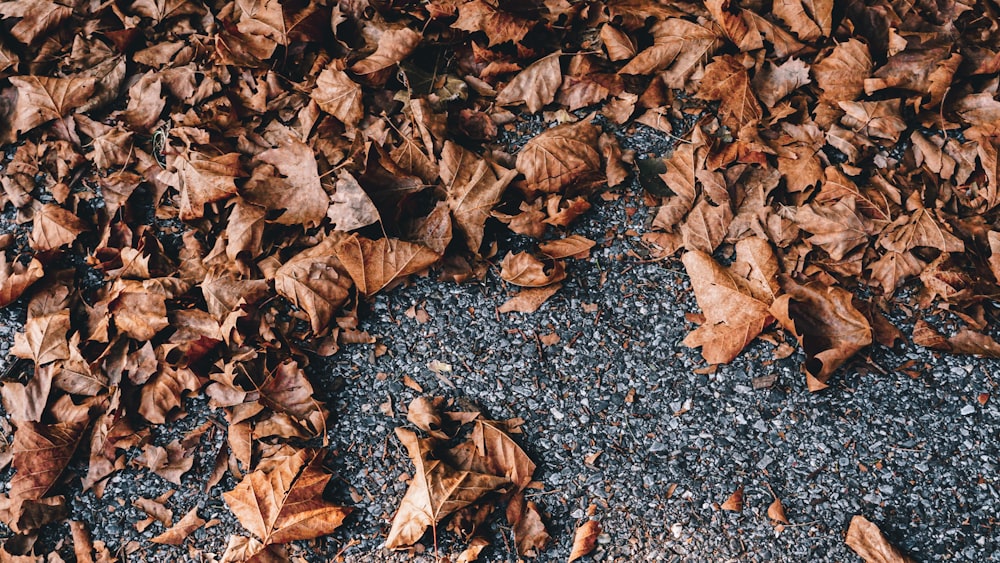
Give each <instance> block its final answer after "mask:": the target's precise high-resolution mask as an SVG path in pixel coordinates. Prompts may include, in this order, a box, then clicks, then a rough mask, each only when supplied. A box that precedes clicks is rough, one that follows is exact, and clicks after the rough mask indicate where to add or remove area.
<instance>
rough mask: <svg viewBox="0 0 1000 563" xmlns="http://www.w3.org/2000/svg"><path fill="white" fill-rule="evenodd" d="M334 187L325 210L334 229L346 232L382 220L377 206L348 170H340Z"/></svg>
mask: <svg viewBox="0 0 1000 563" xmlns="http://www.w3.org/2000/svg"><path fill="white" fill-rule="evenodd" d="M334 187H335V191H334V193H333V194H332V195H331V196H330V207H329V208H328V209H327V211H326V216H327V217H329V218H330V220H331V221H332V222H333V228H334V229H336V230H338V231H344V232H348V231H353V230H355V229H360V228H361V227H367V226H368V225H371V224H372V223H377V222H379V221H381V220H382V218H381V216H380V215H379V212H378V208H377V207H375V204H374V203H372V200H371V198H370V197H368V194H367V193H365V190H364V188H362V187H361V184H359V183H358V181H357V180H356V179H355V178H354V176H352V175H351V173H350V172H348V171H346V170H341V171H340V172H339V173H338V174H337V183H336V184H335V185H334Z"/></svg>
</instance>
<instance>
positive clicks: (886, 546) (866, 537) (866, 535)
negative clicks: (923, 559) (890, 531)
mask: <svg viewBox="0 0 1000 563" xmlns="http://www.w3.org/2000/svg"><path fill="white" fill-rule="evenodd" d="M845 541H846V542H847V547H849V548H851V549H852V550H854V552H855V553H857V554H858V555H859V556H861V558H862V559H864V560H865V563H913V560H912V559H910V558H909V557H907V556H906V555H905V554H904V553H903V552H902V551H900V550H899V548H897V547H896V546H894V545H892V544H891V543H889V540H887V539H886V537H885V535H883V534H882V531H881V530H879V529H878V526H876V525H875V524H873V523H872V522H871V521H869V520H868V519H867V518H865V517H864V516H861V515H855V516H854V517H853V518H851V525H850V527H849V528H848V529H847V539H846V540H845Z"/></svg>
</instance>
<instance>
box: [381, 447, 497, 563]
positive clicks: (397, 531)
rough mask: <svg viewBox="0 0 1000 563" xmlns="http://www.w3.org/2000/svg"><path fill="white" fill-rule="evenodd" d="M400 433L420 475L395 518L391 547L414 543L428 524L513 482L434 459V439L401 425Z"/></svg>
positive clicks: (387, 541) (403, 546)
mask: <svg viewBox="0 0 1000 563" xmlns="http://www.w3.org/2000/svg"><path fill="white" fill-rule="evenodd" d="M396 436H397V437H398V438H399V441H400V442H402V443H403V445H404V446H405V447H406V450H407V452H408V453H409V456H410V460H411V461H412V462H413V465H414V467H415V469H416V474H415V475H414V477H413V480H412V481H410V486H409V488H408V489H407V490H406V495H404V496H403V500H401V501H400V503H399V509H398V510H397V511H396V515H395V516H394V517H393V519H392V528H391V529H390V530H389V536H388V537H387V538H386V541H385V546H386V548H388V549H401V548H405V547H409V546H411V545H413V544H414V543H416V542H417V541H418V540H420V538H421V537H422V536H423V535H424V532H426V531H427V528H428V527H431V526H437V524H438V523H439V522H440V521H441V520H442V519H444V518H445V517H447V516H448V515H450V514H452V513H453V512H455V511H456V510H459V509H462V508H465V507H466V506H468V505H470V504H472V503H474V502H476V501H478V500H479V499H480V498H482V497H483V495H486V494H488V493H491V492H493V491H497V490H500V489H502V488H504V487H506V486H507V485H509V484H510V480H508V479H505V478H503V477H498V476H496V475H489V474H485V473H477V472H475V471H469V470H464V471H463V470H458V469H455V468H453V467H451V466H450V465H449V464H447V463H446V462H444V461H443V460H440V459H433V458H432V457H431V452H432V449H433V448H432V446H431V441H430V440H426V439H421V438H418V437H417V435H416V433H414V432H413V431H411V430H407V429H405V428H397V429H396Z"/></svg>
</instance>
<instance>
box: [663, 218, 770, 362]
mask: <svg viewBox="0 0 1000 563" xmlns="http://www.w3.org/2000/svg"><path fill="white" fill-rule="evenodd" d="M682 261H683V263H684V268H685V269H686V270H687V272H688V276H689V277H690V278H691V285H692V287H693V289H694V295H695V299H696V300H697V301H698V307H699V308H701V310H702V312H703V313H704V315H705V322H704V323H702V325H701V326H699V327H698V328H696V329H695V330H694V331H692V332H691V333H690V334H688V335H687V336H686V337H685V338H684V341H683V344H684V345H685V346H688V347H690V348H697V347H699V346H700V347H701V354H702V356H703V357H704V358H705V361H707V362H708V363H710V364H720V363H729V362H731V361H732V360H733V359H734V358H735V357H736V356H737V355H738V354H739V353H740V351H741V350H743V348H744V347H745V346H746V345H747V344H749V343H750V342H752V341H753V340H754V339H755V338H756V337H757V335H758V334H760V333H761V331H762V330H764V327H766V326H767V325H768V324H770V323H771V321H772V320H773V318H772V316H771V313H770V312H769V311H768V308H769V306H770V305H771V303H772V301H773V300H774V298H775V295H776V293H777V288H776V286H777V274H778V261H777V258H776V257H775V256H774V253H773V251H772V250H771V248H770V245H769V244H768V243H767V241H765V240H763V239H759V238H746V239H743V240H741V241H740V242H738V243H737V262H736V263H735V264H733V266H731V267H729V268H723V267H722V266H720V265H719V264H718V263H717V262H715V260H714V259H712V257H711V256H710V255H709V254H707V253H705V252H701V251H698V250H694V251H690V252H687V253H685V254H684V256H683V257H682Z"/></svg>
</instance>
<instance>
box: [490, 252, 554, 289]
mask: <svg viewBox="0 0 1000 563" xmlns="http://www.w3.org/2000/svg"><path fill="white" fill-rule="evenodd" d="M547 266H548V267H549V268H550V270H549V271H548V272H546V267H547ZM500 277H501V278H503V279H504V280H506V281H508V282H510V283H512V284H514V285H519V286H521V287H543V286H546V285H551V284H554V283H556V282H559V281H562V280H563V279H565V278H566V267H565V266H564V265H563V263H562V262H560V261H558V260H552V261H548V263H546V262H543V261H541V260H539V259H538V258H536V257H535V256H534V255H532V254H531V253H530V252H518V253H516V254H515V253H513V252H511V253H509V254H507V256H505V257H504V259H503V261H501V262H500Z"/></svg>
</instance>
